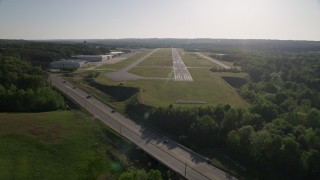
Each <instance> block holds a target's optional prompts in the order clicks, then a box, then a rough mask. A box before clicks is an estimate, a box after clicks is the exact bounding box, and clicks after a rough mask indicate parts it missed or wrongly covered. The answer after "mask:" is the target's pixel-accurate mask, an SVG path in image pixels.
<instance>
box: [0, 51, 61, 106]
mask: <svg viewBox="0 0 320 180" xmlns="http://www.w3.org/2000/svg"><path fill="white" fill-rule="evenodd" d="M64 106H65V104H64V99H63V97H62V96H61V95H60V94H59V93H58V92H57V91H54V90H53V89H52V87H51V86H50V84H48V82H47V78H46V74H45V73H44V72H43V71H42V70H41V68H39V67H35V66H32V65H31V63H30V62H28V61H26V60H23V59H21V58H20V57H17V56H3V55H1V54H0V111H2V112H21V111H23V112H30V111H32V112H35V111H50V110H56V109H60V108H64Z"/></svg>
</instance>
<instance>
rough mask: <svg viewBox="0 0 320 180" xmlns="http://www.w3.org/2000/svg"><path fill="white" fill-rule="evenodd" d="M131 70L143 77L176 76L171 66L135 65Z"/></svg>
mask: <svg viewBox="0 0 320 180" xmlns="http://www.w3.org/2000/svg"><path fill="white" fill-rule="evenodd" d="M129 72H130V73H133V74H136V75H139V76H143V77H158V78H172V77H173V76H174V74H173V69H172V68H171V67H169V68H168V67H158V68H154V67H135V68H132V69H131V70H130V71H129Z"/></svg>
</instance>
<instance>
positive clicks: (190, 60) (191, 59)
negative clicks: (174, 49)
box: [179, 49, 220, 68]
mask: <svg viewBox="0 0 320 180" xmlns="http://www.w3.org/2000/svg"><path fill="white" fill-rule="evenodd" d="M179 53H180V56H181V58H182V59H183V62H184V64H185V65H186V66H187V67H208V68H212V67H220V66H219V65H217V64H215V63H213V62H211V61H208V60H207V59H204V58H202V57H199V56H198V55H196V54H195V53H193V52H186V51H183V50H182V49H179Z"/></svg>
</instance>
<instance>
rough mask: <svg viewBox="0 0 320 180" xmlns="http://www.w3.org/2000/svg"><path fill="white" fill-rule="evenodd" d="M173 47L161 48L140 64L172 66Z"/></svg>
mask: <svg viewBox="0 0 320 180" xmlns="http://www.w3.org/2000/svg"><path fill="white" fill-rule="evenodd" d="M172 64H173V61H172V49H171V48H160V49H158V51H157V52H155V53H153V54H152V55H151V56H149V57H148V58H147V59H145V60H144V61H142V62H141V63H140V64H138V66H172Z"/></svg>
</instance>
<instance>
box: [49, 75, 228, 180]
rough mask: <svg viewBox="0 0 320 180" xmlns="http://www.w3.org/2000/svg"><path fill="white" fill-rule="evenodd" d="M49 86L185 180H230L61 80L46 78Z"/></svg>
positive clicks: (183, 149) (218, 171) (187, 151)
mask: <svg viewBox="0 0 320 180" xmlns="http://www.w3.org/2000/svg"><path fill="white" fill-rule="evenodd" d="M50 81H51V84H52V85H53V86H54V87H56V88H57V89H59V90H60V91H62V92H63V93H64V94H66V95H67V96H69V97H70V98H71V99H72V100H73V101H75V102H76V103H78V104H79V105H80V106H82V107H83V108H85V109H86V110H87V111H88V112H90V113H91V114H93V115H94V116H95V117H96V118H98V119H100V120H101V121H102V122H103V123H105V124H106V125H108V126H109V127H110V128H112V129H114V130H115V131H117V132H118V133H120V134H121V135H123V136H124V137H126V138H128V139H129V140H130V141H132V142H133V143H135V144H136V145H137V146H139V147H140V148H141V149H143V150H144V151H145V152H147V153H148V154H150V155H151V156H152V157H154V158H155V159H157V160H159V161H160V162H162V163H163V164H165V165H166V166H167V167H169V168H171V169H172V170H174V171H176V172H177V173H179V174H181V175H182V176H184V177H186V178H187V179H197V180H198V179H199V180H201V179H204V180H208V179H234V177H232V176H230V175H229V174H228V173H226V172H224V171H222V170H220V169H217V168H215V167H213V166H212V165H210V164H208V163H207V160H206V159H205V158H204V157H202V156H200V155H199V154H197V153H195V152H193V151H191V150H189V149H187V148H185V147H183V146H181V145H180V144H178V143H176V142H175V141H172V140H170V139H168V138H166V137H164V136H163V135H161V134H159V133H157V132H154V131H153V130H150V129H147V128H145V127H142V126H140V125H138V124H136V123H134V122H133V121H131V120H130V119H128V118H126V117H124V116H123V115H121V114H119V113H117V112H114V111H113V110H112V109H111V108H110V107H108V106H106V105H105V104H104V103H102V102H100V101H99V100H98V99H96V98H94V97H88V94H87V93H85V92H84V91H82V90H81V89H79V88H74V87H73V85H72V84H70V83H69V82H67V81H64V80H63V79H62V78H61V77H58V76H56V75H50Z"/></svg>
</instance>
